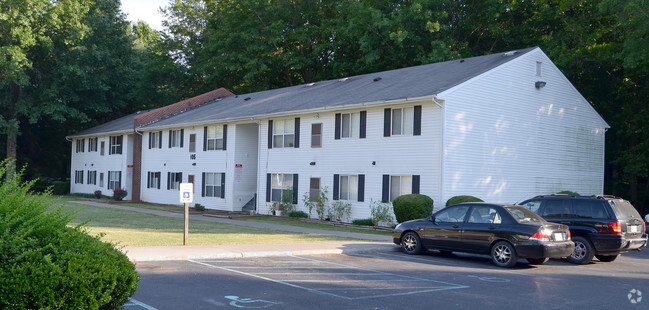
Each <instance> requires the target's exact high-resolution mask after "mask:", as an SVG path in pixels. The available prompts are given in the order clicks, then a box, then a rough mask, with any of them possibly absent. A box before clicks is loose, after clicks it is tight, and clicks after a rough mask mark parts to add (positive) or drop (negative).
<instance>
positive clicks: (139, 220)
mask: <svg viewBox="0 0 649 310" xmlns="http://www.w3.org/2000/svg"><path fill="white" fill-rule="evenodd" d="M74 199H75V198H74V197H67V198H66V197H65V196H64V197H53V200H54V202H55V203H56V204H60V203H63V202H65V201H69V200H74ZM63 208H64V209H65V210H67V211H71V212H75V216H74V219H73V220H72V221H71V222H70V225H71V226H76V225H79V224H81V223H84V222H87V225H86V226H87V230H88V232H89V233H90V234H91V235H98V234H104V236H103V237H102V240H103V241H107V242H112V243H117V244H119V245H122V246H169V245H182V243H183V227H184V222H183V219H175V218H166V217H160V216H155V215H149V214H142V213H138V212H132V211H124V210H117V209H110V208H102V207H93V206H87V205H79V204H76V203H75V204H71V203H70V204H66V205H64V207H63ZM339 240H350V239H344V238H339V237H333V236H324V235H315V234H299V233H291V232H283V231H276V230H269V229H258V228H250V227H243V226H237V225H229V224H220V223H210V222H203V221H191V222H190V223H189V244H190V245H219V244H279V243H305V242H326V241H339Z"/></svg>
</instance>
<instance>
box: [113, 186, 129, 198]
mask: <svg viewBox="0 0 649 310" xmlns="http://www.w3.org/2000/svg"><path fill="white" fill-rule="evenodd" d="M126 195H128V193H127V192H126V190H124V189H123V188H119V187H115V189H113V199H114V200H117V201H120V200H122V199H124V197H126Z"/></svg>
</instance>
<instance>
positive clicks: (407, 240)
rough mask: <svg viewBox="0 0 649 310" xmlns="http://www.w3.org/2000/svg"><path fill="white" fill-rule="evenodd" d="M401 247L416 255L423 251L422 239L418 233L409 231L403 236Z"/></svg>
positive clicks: (407, 252)
mask: <svg viewBox="0 0 649 310" xmlns="http://www.w3.org/2000/svg"><path fill="white" fill-rule="evenodd" d="M401 248H402V249H403V251H404V252H406V254H410V255H415V254H419V253H421V250H422V246H421V239H419V235H417V234H416V233H414V232H412V231H409V232H407V233H406V234H405V235H403V237H402V238H401Z"/></svg>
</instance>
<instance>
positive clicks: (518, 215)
mask: <svg viewBox="0 0 649 310" xmlns="http://www.w3.org/2000/svg"><path fill="white" fill-rule="evenodd" d="M505 210H507V211H508V212H509V214H511V215H512V216H513V217H514V219H516V221H517V222H519V223H530V222H545V220H544V219H543V218H542V217H540V216H539V215H537V214H536V213H534V212H532V211H530V210H528V209H527V208H525V207H521V206H505Z"/></svg>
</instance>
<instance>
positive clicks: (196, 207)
mask: <svg viewBox="0 0 649 310" xmlns="http://www.w3.org/2000/svg"><path fill="white" fill-rule="evenodd" d="M194 210H196V211H205V206H204V205H202V204H200V203H197V204H194Z"/></svg>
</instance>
